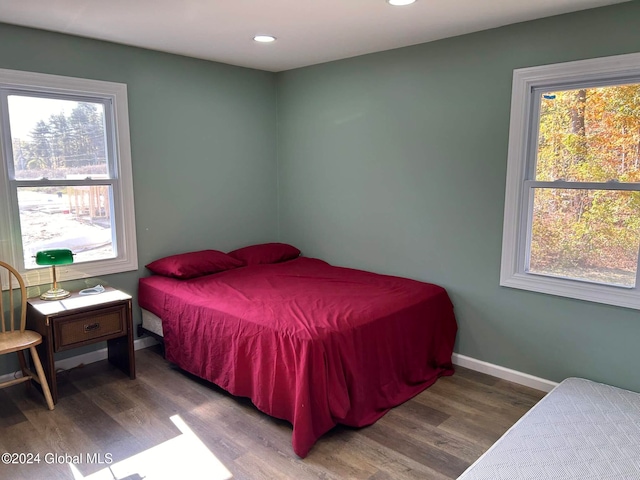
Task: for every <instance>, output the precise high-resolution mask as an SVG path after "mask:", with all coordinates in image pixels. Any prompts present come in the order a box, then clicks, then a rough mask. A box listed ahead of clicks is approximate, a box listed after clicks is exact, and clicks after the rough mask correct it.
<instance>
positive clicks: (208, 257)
mask: <svg viewBox="0 0 640 480" xmlns="http://www.w3.org/2000/svg"><path fill="white" fill-rule="evenodd" d="M243 265H244V263H243V262H242V261H240V260H238V259H236V258H233V257H231V256H229V255H227V254H226V253H223V252H219V251H218V250H201V251H199V252H189V253H180V254H178V255H170V256H168V257H164V258H161V259H159V260H156V261H154V262H151V263H150V264H149V265H147V266H146V267H147V268H148V269H149V270H151V271H152V272H153V273H157V274H158V275H164V276H165V277H174V278H180V279H187V278H195V277H201V276H202V275H208V274H210V273H216V272H222V271H224V270H230V269H232V268H236V267H242V266H243Z"/></svg>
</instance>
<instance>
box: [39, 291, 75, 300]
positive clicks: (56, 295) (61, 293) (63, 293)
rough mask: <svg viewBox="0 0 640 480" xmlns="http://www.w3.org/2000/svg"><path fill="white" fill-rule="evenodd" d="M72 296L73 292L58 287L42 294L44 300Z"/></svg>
mask: <svg viewBox="0 0 640 480" xmlns="http://www.w3.org/2000/svg"><path fill="white" fill-rule="evenodd" d="M70 296H71V292H67V291H66V290H65V289H64V288H56V289H55V290H54V289H53V288H52V289H51V290H47V291H46V292H44V293H43V294H42V295H40V298H41V299H42V300H62V299H63V298H67V297H70Z"/></svg>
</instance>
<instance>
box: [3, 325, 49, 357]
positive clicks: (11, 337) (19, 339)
mask: <svg viewBox="0 0 640 480" xmlns="http://www.w3.org/2000/svg"><path fill="white" fill-rule="evenodd" d="M41 343H42V335H40V334H39V333H38V332H34V331H33V330H25V331H24V332H20V331H15V332H5V333H0V355H2V354H5V353H11V352H17V351H18V350H24V349H26V348H29V347H34V346H36V345H40V344H41Z"/></svg>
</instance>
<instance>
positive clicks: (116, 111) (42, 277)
mask: <svg viewBox="0 0 640 480" xmlns="http://www.w3.org/2000/svg"><path fill="white" fill-rule="evenodd" d="M0 91H1V93H0V96H1V99H0V101H1V102H2V104H1V105H0V109H1V112H0V160H1V162H2V165H0V258H2V259H4V260H5V261H7V262H8V263H11V264H12V265H14V266H16V268H17V270H18V271H19V272H20V273H21V274H22V276H23V277H24V279H25V283H26V284H27V285H28V286H31V285H41V284H45V283H50V282H51V281H52V278H51V268H38V269H28V270H27V269H25V265H24V257H23V254H22V239H21V236H20V218H19V212H18V203H17V190H18V187H28V186H43V187H44V186H50V185H69V184H71V185H73V184H76V185H79V184H82V185H89V184H94V185H110V186H112V195H113V198H112V206H113V210H112V212H113V215H114V220H113V223H114V227H115V233H114V234H113V236H114V239H115V241H116V245H117V252H116V257H115V258H110V259H103V260H94V261H89V262H82V263H77V264H71V265H65V266H61V267H57V268H56V273H57V275H58V279H59V280H61V281H64V280H74V279H80V278H89V277H97V276H101V275H109V274H113V273H121V272H127V271H132V270H137V269H138V253H137V242H136V224H135V207H134V196H133V173H132V165H131V139H130V133H129V113H128V101H127V86H126V84H123V83H115V82H106V81H101V80H90V79H84V78H75V77H65V76H60V75H50V74H43V73H35V72H25V71H18V70H7V69H0ZM7 92H9V94H15V93H16V92H18V93H26V94H33V95H34V96H41V97H45V98H47V97H50V98H56V97H58V98H60V97H62V98H65V99H70V100H80V101H82V100H85V101H92V102H95V101H99V102H103V103H108V105H109V108H107V109H106V111H105V129H106V135H108V136H110V137H111V138H110V142H107V145H109V144H111V145H112V148H111V149H110V150H109V152H108V153H109V155H110V161H112V162H113V165H109V170H110V172H112V178H110V179H93V180H80V181H77V180H35V181H33V180H15V179H12V178H11V174H12V172H11V171H12V170H13V165H9V164H10V163H12V162H10V161H9V160H11V155H12V154H11V149H12V146H11V145H7V144H6V143H7V142H6V141H7V139H8V138H10V137H9V135H8V134H5V130H4V129H5V127H6V122H7V120H8V107H7V102H6V101H5V99H6V96H7V94H8V93H7ZM109 110H110V111H111V114H110V115H109V113H108V112H109Z"/></svg>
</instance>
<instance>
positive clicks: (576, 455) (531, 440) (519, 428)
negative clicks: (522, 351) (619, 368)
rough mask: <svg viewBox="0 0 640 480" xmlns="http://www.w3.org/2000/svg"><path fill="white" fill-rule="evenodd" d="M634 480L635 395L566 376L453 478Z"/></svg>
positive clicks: (639, 409)
mask: <svg viewBox="0 0 640 480" xmlns="http://www.w3.org/2000/svg"><path fill="white" fill-rule="evenodd" d="M547 478H548V479H566V480H569V479H576V480H578V479H580V480H588V479H592V480H604V479H636V480H637V479H639V478H640V394H638V393H634V392H630V391H627V390H622V389H620V388H616V387H612V386H610V385H604V384H601V383H595V382H592V381H590V380H585V379H582V378H568V379H566V380H564V381H563V382H562V383H560V384H559V385H558V386H557V387H555V388H554V389H553V390H552V391H551V392H550V393H549V394H547V396H545V397H544V398H543V399H542V400H541V401H540V402H538V404H537V405H536V406H535V407H533V408H532V409H531V410H530V411H529V412H527V414H525V416H523V417H522V418H521V419H520V420H519V421H518V422H517V423H516V424H515V425H514V426H513V427H511V429H509V430H508V431H507V432H506V433H505V434H504V435H503V436H502V437H501V438H500V439H499V440H498V441H497V442H496V443H495V444H494V445H493V446H492V447H491V448H490V449H489V450H488V451H487V452H486V453H485V454H484V455H482V456H481V457H480V458H479V459H478V460H477V461H476V462H475V463H474V464H473V465H471V466H470V467H469V468H468V469H467V470H466V471H465V472H464V473H463V474H462V475H461V476H460V477H458V479H459V480H501V479H504V480H507V479H508V480H524V479H530V480H541V479H547Z"/></svg>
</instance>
